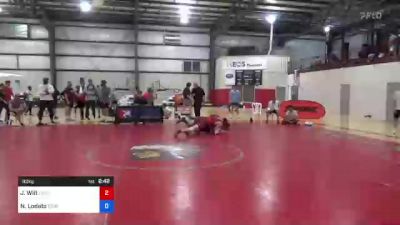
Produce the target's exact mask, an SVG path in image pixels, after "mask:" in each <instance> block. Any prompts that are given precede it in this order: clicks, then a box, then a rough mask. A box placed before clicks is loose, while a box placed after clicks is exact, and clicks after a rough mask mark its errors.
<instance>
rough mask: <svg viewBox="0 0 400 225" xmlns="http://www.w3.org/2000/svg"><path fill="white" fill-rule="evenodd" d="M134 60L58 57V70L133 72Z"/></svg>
mask: <svg viewBox="0 0 400 225" xmlns="http://www.w3.org/2000/svg"><path fill="white" fill-rule="evenodd" d="M134 64H135V60H134V59H120V58H101V57H90V58H88V57H57V69H78V70H118V71H125V70H126V71H133V70H134V68H135V65H134Z"/></svg>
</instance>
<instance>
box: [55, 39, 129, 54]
mask: <svg viewBox="0 0 400 225" xmlns="http://www.w3.org/2000/svg"><path fill="white" fill-rule="evenodd" d="M56 53H57V54H69V55H74V54H75V55H106V56H134V46H133V45H131V44H106V43H87V42H65V41H57V42H56Z"/></svg>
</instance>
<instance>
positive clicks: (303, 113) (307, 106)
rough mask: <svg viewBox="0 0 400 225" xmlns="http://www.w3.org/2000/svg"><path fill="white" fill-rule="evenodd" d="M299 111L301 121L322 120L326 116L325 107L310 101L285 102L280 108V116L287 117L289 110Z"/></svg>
mask: <svg viewBox="0 0 400 225" xmlns="http://www.w3.org/2000/svg"><path fill="white" fill-rule="evenodd" d="M289 106H292V107H293V108H294V109H295V110H297V112H298V114H299V119H321V118H323V117H324V116H325V113H326V112H325V107H324V106H323V105H321V104H320V103H318V102H314V101H308V100H296V101H284V102H282V103H281V105H280V107H279V116H280V117H285V115H286V111H287V108H288V107H289Z"/></svg>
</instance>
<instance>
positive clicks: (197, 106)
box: [194, 102, 201, 117]
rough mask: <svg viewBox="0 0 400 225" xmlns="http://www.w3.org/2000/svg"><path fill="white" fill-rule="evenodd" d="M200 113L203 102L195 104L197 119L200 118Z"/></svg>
mask: <svg viewBox="0 0 400 225" xmlns="http://www.w3.org/2000/svg"><path fill="white" fill-rule="evenodd" d="M200 111H201V102H194V115H195V116H196V117H199V116H200Z"/></svg>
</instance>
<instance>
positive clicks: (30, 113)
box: [27, 101, 33, 116]
mask: <svg viewBox="0 0 400 225" xmlns="http://www.w3.org/2000/svg"><path fill="white" fill-rule="evenodd" d="M27 105H28V112H29V115H30V116H32V108H33V102H32V101H27Z"/></svg>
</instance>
